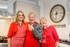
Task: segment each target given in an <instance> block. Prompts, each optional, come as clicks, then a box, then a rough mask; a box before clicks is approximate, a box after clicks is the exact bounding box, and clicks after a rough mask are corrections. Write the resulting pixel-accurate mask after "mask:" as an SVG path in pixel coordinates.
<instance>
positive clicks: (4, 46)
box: [0, 43, 8, 47]
mask: <svg viewBox="0 0 70 47" xmlns="http://www.w3.org/2000/svg"><path fill="white" fill-rule="evenodd" d="M0 47H8V43H0Z"/></svg>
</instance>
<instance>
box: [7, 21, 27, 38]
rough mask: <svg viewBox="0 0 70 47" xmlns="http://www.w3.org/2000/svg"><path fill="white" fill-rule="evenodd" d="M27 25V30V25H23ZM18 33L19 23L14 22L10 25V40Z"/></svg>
mask: <svg viewBox="0 0 70 47" xmlns="http://www.w3.org/2000/svg"><path fill="white" fill-rule="evenodd" d="M23 24H24V25H25V28H26V24H25V23H23ZM17 31H18V23H16V22H12V23H11V24H10V28H9V31H8V38H11V37H12V36H14V35H15V34H16V32H17ZM25 35H26V32H24V36H25Z"/></svg>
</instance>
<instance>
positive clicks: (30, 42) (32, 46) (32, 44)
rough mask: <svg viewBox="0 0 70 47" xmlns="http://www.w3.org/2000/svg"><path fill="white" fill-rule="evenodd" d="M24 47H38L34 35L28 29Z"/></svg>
mask: <svg viewBox="0 0 70 47" xmlns="http://www.w3.org/2000/svg"><path fill="white" fill-rule="evenodd" d="M28 24H29V22H27V25H28ZM24 47H38V40H37V39H36V38H35V37H34V34H33V33H32V31H30V30H29V29H28V28H27V34H26V39H25V45H24Z"/></svg>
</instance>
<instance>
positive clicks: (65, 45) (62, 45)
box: [59, 43, 70, 47]
mask: <svg viewBox="0 0 70 47" xmlns="http://www.w3.org/2000/svg"><path fill="white" fill-rule="evenodd" d="M59 46H60V47H70V45H67V44H63V43H60V44H59Z"/></svg>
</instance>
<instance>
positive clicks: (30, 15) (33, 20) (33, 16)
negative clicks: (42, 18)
mask: <svg viewBox="0 0 70 47" xmlns="http://www.w3.org/2000/svg"><path fill="white" fill-rule="evenodd" d="M28 19H29V21H30V22H31V23H34V22H35V14H34V13H30V14H29V16H28Z"/></svg>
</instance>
